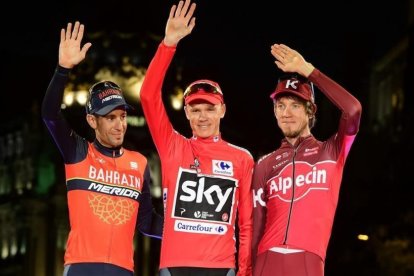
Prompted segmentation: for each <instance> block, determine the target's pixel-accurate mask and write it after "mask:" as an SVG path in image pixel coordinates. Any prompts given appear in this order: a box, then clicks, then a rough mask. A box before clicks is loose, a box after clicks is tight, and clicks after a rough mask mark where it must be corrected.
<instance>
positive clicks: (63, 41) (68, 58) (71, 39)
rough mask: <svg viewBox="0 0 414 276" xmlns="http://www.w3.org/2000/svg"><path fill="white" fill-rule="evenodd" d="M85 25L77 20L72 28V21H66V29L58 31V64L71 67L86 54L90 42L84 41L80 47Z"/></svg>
mask: <svg viewBox="0 0 414 276" xmlns="http://www.w3.org/2000/svg"><path fill="white" fill-rule="evenodd" d="M84 30H85V26H84V25H83V24H80V23H79V22H78V21H76V22H75V25H74V27H73V30H72V23H68V25H67V27H66V30H65V29H64V28H63V29H62V30H61V31H60V44H59V65H60V66H62V67H64V68H73V67H74V66H75V65H78V64H79V63H80V62H81V61H82V60H84V58H85V56H86V52H87V51H88V50H89V48H90V47H91V46H92V44H91V43H90V42H88V43H85V45H83V47H82V48H81V41H82V38H83V32H84Z"/></svg>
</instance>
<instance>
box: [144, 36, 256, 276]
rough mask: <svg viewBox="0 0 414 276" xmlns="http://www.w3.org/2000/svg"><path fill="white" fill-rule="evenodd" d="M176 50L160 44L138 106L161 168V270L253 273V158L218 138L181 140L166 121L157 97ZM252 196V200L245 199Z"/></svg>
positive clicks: (160, 99)
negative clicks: (237, 232)
mask: <svg viewBox="0 0 414 276" xmlns="http://www.w3.org/2000/svg"><path fill="white" fill-rule="evenodd" d="M175 50H176V48H175V47H168V46H166V45H164V44H163V43H161V44H160V45H159V47H158V51H157V53H156V54H155V56H154V58H153V60H152V61H151V64H150V66H149V67H148V71H147V73H146V76H145V80H144V83H143V85H142V89H141V103H142V107H143V110H144V113H145V117H146V119H147V122H148V126H149V130H150V132H151V135H152V138H153V140H154V143H155V145H156V147H157V150H158V153H159V155H160V159H161V164H162V187H163V197H164V229H163V231H164V232H163V239H162V245H161V260H160V268H167V267H179V266H185V267H205V268H234V267H235V252H236V239H235V221H236V216H237V217H238V226H239V230H240V232H239V243H240V244H239V251H238V255H239V259H238V263H239V271H238V273H239V275H250V274H251V258H250V257H251V235H252V201H251V177H252V170H253V165H254V161H253V158H252V156H251V154H250V153H249V152H248V151H247V150H245V149H243V148H240V147H237V146H234V145H232V144H229V143H227V142H225V141H224V140H223V139H222V138H221V136H220V135H219V136H216V137H211V138H207V139H202V138H199V137H192V138H185V137H184V136H182V135H180V134H179V133H177V132H176V131H175V130H174V129H173V126H172V125H171V123H170V120H169V118H168V116H167V113H166V110H165V107H164V105H163V102H162V98H161V89H162V84H163V79H164V76H165V74H166V71H167V68H168V66H169V64H170V62H171V60H172V58H173V56H174V53H175ZM249 197H250V198H249Z"/></svg>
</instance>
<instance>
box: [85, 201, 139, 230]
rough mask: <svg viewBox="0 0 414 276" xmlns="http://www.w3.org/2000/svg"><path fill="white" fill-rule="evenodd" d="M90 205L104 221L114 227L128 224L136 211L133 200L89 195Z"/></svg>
mask: <svg viewBox="0 0 414 276" xmlns="http://www.w3.org/2000/svg"><path fill="white" fill-rule="evenodd" d="M89 205H90V206H91V207H92V209H93V213H94V214H95V215H97V216H98V217H99V218H100V219H101V220H102V221H104V222H105V223H108V224H114V225H121V224H124V223H126V222H127V221H129V220H130V219H131V217H132V215H133V214H134V211H135V207H134V204H133V202H132V201H131V200H127V199H122V198H112V197H110V196H106V195H89Z"/></svg>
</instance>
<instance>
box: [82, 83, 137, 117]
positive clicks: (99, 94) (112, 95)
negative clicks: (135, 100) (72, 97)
mask: <svg viewBox="0 0 414 276" xmlns="http://www.w3.org/2000/svg"><path fill="white" fill-rule="evenodd" d="M121 106H123V107H124V108H125V109H129V110H133V109H134V108H133V107H132V106H130V105H129V104H127V103H126V101H125V98H124V96H123V95H122V90H121V88H120V87H119V86H118V85H117V84H116V83H114V82H112V81H100V82H97V83H95V84H94V85H92V87H91V88H90V89H89V94H88V100H87V102H86V113H88V114H97V115H101V116H103V115H106V114H108V113H109V112H111V111H112V110H114V109H115V108H117V107H121Z"/></svg>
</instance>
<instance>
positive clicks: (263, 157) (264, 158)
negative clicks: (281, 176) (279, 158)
mask: <svg viewBox="0 0 414 276" xmlns="http://www.w3.org/2000/svg"><path fill="white" fill-rule="evenodd" d="M275 154H276V150H274V151H272V152H269V153H266V154H264V155H261V156H260V157H259V158H258V159H257V161H256V164H257V165H259V164H261V163H264V162H266V161H268V160H270V159H271V157H272V156H273V155H275Z"/></svg>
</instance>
